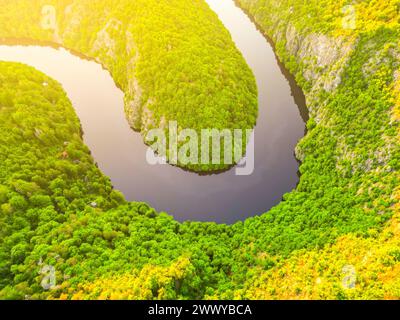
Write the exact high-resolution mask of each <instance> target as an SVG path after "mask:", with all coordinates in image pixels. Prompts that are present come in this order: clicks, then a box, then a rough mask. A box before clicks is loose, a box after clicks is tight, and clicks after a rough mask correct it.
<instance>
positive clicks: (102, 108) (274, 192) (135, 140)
mask: <svg viewBox="0 0 400 320" xmlns="http://www.w3.org/2000/svg"><path fill="white" fill-rule="evenodd" d="M206 1H207V2H208V3H209V4H210V7H211V8H212V9H213V10H214V11H215V12H216V13H217V14H218V16H219V17H220V19H221V20H222V22H223V23H224V24H225V26H226V27H227V28H228V29H229V30H230V32H231V35H232V37H233V40H234V41H235V43H236V45H237V47H238V48H239V50H240V51H241V52H242V54H243V56H244V57H245V59H246V61H247V63H248V64H249V66H250V67H251V69H252V70H253V72H254V74H255V76H256V79H257V85H258V90H259V108H260V110H259V119H258V123H257V126H256V129H255V170H254V173H253V174H252V175H250V176H236V175H235V170H234V169H232V170H230V171H228V172H225V173H221V174H218V175H210V176H199V175H197V174H195V173H190V172H186V171H183V170H181V169H179V168H176V167H172V166H169V165H158V166H151V165H149V164H148V163H147V161H146V151H147V147H146V146H145V145H144V143H143V139H142V136H141V135H140V134H139V133H136V132H134V131H132V130H131V128H130V127H129V125H128V122H127V120H126V118H125V114H124V106H123V93H122V92H121V90H119V89H118V88H117V87H116V85H115V83H114V81H113V79H112V78H111V76H110V74H109V73H108V72H107V71H106V70H104V69H103V68H102V67H101V66H100V65H99V64H97V63H96V62H93V61H90V60H87V59H84V58H83V57H81V56H78V55H74V54H73V53H71V52H69V51H67V50H65V49H63V48H58V49H57V48H52V47H43V46H37V45H35V46H27V45H26V44H24V43H20V45H8V44H7V45H0V60H6V61H16V62H23V63H26V64H28V65H31V66H33V67H35V68H37V69H38V70H40V71H42V72H44V73H46V74H47V75H49V76H50V77H52V78H54V79H56V80H57V81H59V82H60V83H61V84H62V85H63V87H64V89H65V91H66V92H67V93H68V96H69V98H70V99H71V101H72V103H73V106H74V108H75V110H76V112H77V114H78V116H79V118H80V120H81V124H82V128H83V131H84V141H85V143H86V144H87V145H88V147H89V148H90V150H91V152H92V155H93V157H94V159H95V161H96V162H97V163H98V165H99V167H100V169H101V170H102V171H103V172H104V173H105V174H106V175H107V176H109V177H110V178H111V181H112V184H113V185H114V187H115V188H116V189H119V190H121V191H122V192H123V193H124V195H125V196H126V198H127V199H128V200H132V201H144V202H147V203H149V204H150V205H152V206H153V207H155V208H156V209H157V210H159V211H165V212H168V213H170V214H172V215H173V216H174V217H175V218H176V219H177V220H179V221H185V220H195V221H215V222H219V223H234V222H235V221H238V220H244V219H245V218H247V217H250V216H255V215H258V214H262V213H264V212H266V211H268V210H269V209H270V208H271V207H273V206H274V205H276V204H278V203H279V202H280V200H281V198H282V196H283V194H284V193H286V192H289V191H291V190H292V189H294V188H295V187H296V184H297V183H298V167H299V164H298V162H297V161H296V159H295V157H294V148H295V145H296V144H297V142H298V141H299V139H300V138H301V137H303V136H304V132H305V119H304V118H305V117H306V115H307V111H306V107H305V102H304V96H303V94H302V92H301V90H300V89H299V88H298V87H297V86H296V84H295V83H294V81H293V78H292V77H291V76H290V75H288V73H287V71H286V70H285V69H284V68H283V67H282V66H281V65H280V64H279V62H278V61H277V59H276V57H275V54H274V51H273V48H272V47H271V45H270V43H269V42H268V41H267V39H265V37H264V36H263V35H262V34H261V33H260V32H259V31H258V30H257V27H256V26H255V25H254V24H253V22H252V21H251V20H250V19H249V17H247V16H246V14H245V13H244V12H243V11H242V10H240V9H239V8H237V7H236V5H235V4H234V1H232V0H206Z"/></svg>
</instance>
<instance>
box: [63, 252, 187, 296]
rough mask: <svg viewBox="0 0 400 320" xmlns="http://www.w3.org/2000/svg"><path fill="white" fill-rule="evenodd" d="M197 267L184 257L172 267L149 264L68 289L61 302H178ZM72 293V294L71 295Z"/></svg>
mask: <svg viewBox="0 0 400 320" xmlns="http://www.w3.org/2000/svg"><path fill="white" fill-rule="evenodd" d="M191 272H193V268H192V267H191V265H190V260H189V259H188V258H180V259H178V260H177V261H176V262H174V263H173V264H172V265H171V266H169V267H159V266H152V265H146V266H144V267H143V269H141V270H140V271H139V272H137V271H132V272H130V273H126V274H124V275H119V274H117V275H115V276H109V277H106V278H99V279H97V280H95V281H94V282H91V283H82V284H80V285H79V286H78V288H77V289H72V288H70V289H68V287H67V288H66V289H67V290H66V293H63V294H62V295H61V296H60V299H62V300H63V299H72V300H127V299H128V300H151V299H157V300H160V299H178V298H180V296H179V290H180V286H181V283H182V281H183V280H184V279H185V278H188V277H190V274H191ZM68 292H71V294H68Z"/></svg>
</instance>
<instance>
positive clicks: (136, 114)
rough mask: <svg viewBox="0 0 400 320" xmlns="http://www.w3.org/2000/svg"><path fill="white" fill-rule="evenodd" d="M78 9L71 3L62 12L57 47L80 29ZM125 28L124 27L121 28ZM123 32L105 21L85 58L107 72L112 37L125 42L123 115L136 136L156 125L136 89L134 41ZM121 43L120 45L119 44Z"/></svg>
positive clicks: (115, 50)
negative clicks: (62, 17)
mask: <svg viewBox="0 0 400 320" xmlns="http://www.w3.org/2000/svg"><path fill="white" fill-rule="evenodd" d="M81 12H82V9H81V8H80V7H79V4H76V3H74V4H73V5H69V6H68V7H67V8H66V9H65V21H64V26H65V28H64V32H63V34H62V37H60V38H59V39H58V41H57V43H60V44H64V42H65V41H66V42H68V39H69V38H70V37H71V36H73V35H74V34H76V33H77V32H78V31H77V30H79V28H80V27H81V22H82V17H81ZM125 28H126V27H125ZM126 29H127V30H126V31H125V30H124V26H123V24H122V23H121V22H120V21H118V20H117V19H114V18H111V19H110V20H108V21H107V22H106V23H105V25H104V27H103V28H102V29H101V30H100V31H99V32H98V33H97V36H96V39H95V40H94V42H93V43H92V44H89V46H90V48H91V49H90V51H89V52H87V54H88V55H90V56H91V57H94V58H95V59H96V61H98V62H99V63H101V64H103V65H104V66H105V67H107V69H110V65H109V64H110V61H111V62H112V61H114V60H115V59H116V58H117V56H118V53H119V52H118V50H121V48H119V47H118V45H120V44H118V45H117V42H116V40H115V39H114V37H113V35H115V34H116V35H119V36H120V34H121V33H124V32H125V34H126V41H125V44H124V48H123V50H126V52H125V53H126V55H127V56H128V57H130V58H129V63H128V64H127V71H126V74H127V79H126V81H127V83H126V84H124V89H125V90H124V91H125V98H124V100H125V113H126V116H127V119H128V122H129V124H130V126H131V127H132V128H133V129H134V130H136V131H139V132H142V133H143V132H144V131H147V130H149V128H153V127H155V126H156V125H157V124H156V123H155V120H154V118H153V112H152V111H151V105H152V104H153V102H154V101H153V99H151V98H150V99H148V100H147V101H144V100H143V91H142V88H141V87H140V84H139V81H138V80H137V78H136V77H135V68H136V64H137V61H138V60H139V58H140V56H139V51H138V49H137V46H136V44H135V39H134V38H133V35H132V33H131V32H130V31H129V27H128V28H126ZM120 42H121V41H120Z"/></svg>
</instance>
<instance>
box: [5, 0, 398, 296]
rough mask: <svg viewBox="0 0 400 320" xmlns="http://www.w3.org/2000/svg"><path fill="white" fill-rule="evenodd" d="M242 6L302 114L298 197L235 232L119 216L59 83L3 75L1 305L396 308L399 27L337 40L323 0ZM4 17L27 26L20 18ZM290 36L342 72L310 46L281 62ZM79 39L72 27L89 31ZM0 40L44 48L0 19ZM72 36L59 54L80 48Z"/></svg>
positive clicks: (135, 213) (127, 207)
mask: <svg viewBox="0 0 400 320" xmlns="http://www.w3.org/2000/svg"><path fill="white" fill-rule="evenodd" d="M68 2H69V1H64V2H60V5H61V4H63V5H65V4H67V3H68ZM192 2H194V3H196V4H197V3H198V2H197V1H192ZM96 3H97V1H96ZM99 3H100V2H99ZM110 3H111V2H110ZM240 3H241V5H242V6H243V7H244V8H245V9H247V10H249V12H250V13H251V14H252V15H253V16H254V17H255V19H256V20H257V21H258V23H259V24H260V26H261V28H262V29H263V30H265V32H266V33H268V34H270V35H271V36H273V38H274V41H275V42H276V45H277V52H278V54H279V56H280V57H281V59H282V61H284V62H285V64H286V65H287V66H288V68H290V70H291V71H292V72H293V74H295V75H296V76H297V79H298V82H299V83H300V84H301V85H302V87H303V88H304V90H305V93H306V95H307V98H308V101H309V106H310V110H311V119H310V121H309V123H308V129H309V132H308V134H307V136H306V137H305V138H304V139H303V140H302V142H301V143H300V145H299V146H298V148H297V154H298V156H299V158H301V160H302V166H301V173H302V177H301V181H300V184H299V186H298V188H297V190H296V191H294V192H292V193H290V194H287V195H285V197H284V198H285V200H284V201H283V202H282V203H281V204H280V205H278V206H277V207H275V208H274V209H272V210H271V211H270V212H268V213H266V214H264V215H262V216H260V217H255V218H251V219H248V220H247V221H245V222H243V223H242V222H239V223H237V224H235V225H233V226H225V225H217V224H213V223H184V224H180V223H178V222H176V221H174V220H173V219H172V218H171V217H169V216H168V215H167V214H164V213H161V214H158V213H156V212H155V211H154V210H152V209H151V208H150V207H149V206H148V205H146V204H142V203H126V202H125V201H124V199H123V197H122V196H121V195H120V194H119V193H118V192H116V191H113V190H112V189H111V187H110V184H109V182H108V179H106V178H105V177H104V176H102V175H101V173H100V172H99V171H98V169H97V168H96V167H95V166H94V164H93V161H92V159H91V158H90V156H89V153H88V150H87V148H86V147H85V146H84V145H83V143H82V140H81V137H80V130H79V123H78V120H77V119H76V116H75V115H74V113H73V110H72V107H71V105H70V103H69V102H68V100H67V98H66V96H65V93H63V91H62V89H61V88H60V86H59V85H58V84H57V83H55V82H54V81H52V80H51V79H48V78H47V77H46V76H44V75H43V74H41V73H38V72H36V71H34V70H33V69H31V68H28V67H25V66H21V65H18V64H9V63H1V64H0V117H1V119H0V125H1V133H2V135H1V136H0V139H2V143H1V148H0V158H1V159H2V161H1V171H0V172H1V176H0V179H1V180H0V181H1V189H0V202H1V207H0V210H1V211H0V224H1V228H0V230H1V232H0V250H1V251H0V255H1V259H0V261H1V262H0V263H1V265H0V278H1V282H0V290H1V291H0V297H1V298H20V299H23V298H25V297H29V298H61V299H68V298H75V299H88V298H91V299H93V298H110V299H118V298H130V299H141V298H142V299H143V298H144V299H151V298H171V299H175V298H249V299H254V298H296V297H297V298H338V299H346V298H399V297H400V292H399V288H400V283H399V281H398V279H399V273H400V268H399V252H398V251H399V250H398V246H399V228H398V226H399V223H398V212H399V208H398V200H399V190H398V186H399V174H398V170H399V165H400V163H399V156H400V150H399V143H398V141H399V136H398V134H399V123H398V121H399V120H398V119H399V118H400V117H399V116H398V115H399V106H400V103H399V102H398V101H399V92H400V90H399V88H400V85H399V83H400V82H399V77H398V76H397V73H396V71H397V70H398V69H399V66H400V65H399V59H398V57H399V56H400V55H399V54H398V39H399V32H400V30H399V28H398V26H397V22H398V19H395V18H393V17H392V16H391V15H389V14H388V18H387V19H386V18H385V17H384V16H378V17H377V16H369V15H368V19H371V21H368V22H367V21H364V20H365V19H366V18H364V16H363V15H360V17H361V18H359V19H361V21H362V23H361V24H360V25H361V26H365V27H360V29H357V30H352V32H350V31H348V30H347V31H346V30H340V25H338V23H337V21H338V19H340V17H341V16H342V12H341V10H340V9H341V8H340V6H338V5H337V4H336V3H337V1H336V2H335V3H334V2H333V1H328V0H327V1H322V4H323V5H322V4H321V5H320V3H321V1H319V2H318V3H317V2H315V3H314V2H313V1H311V2H310V1H307V2H305V1H301V0H287V1H277V0H276V1H275V0H269V1H261V0H241V1H240ZM15 4H16V7H15V8H17V7H18V6H20V7H18V8H22V7H21V6H22V5H24V4H26V2H25V1H19V2H18V1H17V2H15ZM4 5H5V6H7V5H8V6H12V4H8V3H5V4H4ZM104 5H105V2H104ZM393 5H394V3H393V2H385V3H383V2H382V1H370V2H368V1H366V2H363V3H362V4H360V6H364V7H362V10H361V9H360V10H361V12H375V11H374V10H373V9H374V8H375V9H376V8H377V7H376V6H378V7H379V10H381V12H389V13H392V12H393V10H392V9H393ZM83 6H84V5H83ZM154 6H156V4H154ZM332 7H334V8H336V9H335V10H332ZM116 8H117V7H116ZM291 8H292V9H291ZM293 8H294V9H293ZM272 9H274V10H272ZM115 10H116V12H119V11H121V9H120V8H119V9H115ZM304 10H307V12H308V13H307V14H308V15H309V16H308V18H307V15H304V14H303V13H304ZM329 10H332V11H330V12H328V11H329ZM92 11H93V13H91V14H93V15H96V14H98V15H100V13H98V8H96V10H94V9H92ZM122 11H123V10H122ZM288 12H291V14H290V15H289V13H288ZM396 12H397V11H396ZM8 14H10V13H4V14H3V15H8ZM12 14H13V15H14V16H18V17H21V19H22V17H23V15H24V14H26V15H27V17H26V18H27V21H31V20H29V19H32V18H31V15H29V13H28V12H27V11H26V10H20V11H18V13H17V12H15V10H14V11H13V12H12ZM110 15H111V16H112V14H111V13H110ZM326 16H332V17H330V18H328V17H326ZM395 17H398V14H397V13H396V15H395ZM196 19H197V18H196ZM196 19H194V20H196ZM374 19H375V20H374ZM317 20H318V21H321V22H320V23H319V24H317V23H311V24H310V22H312V21H317ZM0 21H7V20H2V19H0ZM21 21H22V20H21ZM276 21H279V23H278V24H272V23H271V22H276ZM62 25H64V27H60V30H59V31H58V32H59V33H60V34H61V33H62V32H63V31H62V30H64V29H65V30H66V29H67V24H66V23H65V22H64V24H62ZM93 25H95V24H93ZM290 25H291V26H293V25H294V26H295V30H296V33H297V34H298V35H299V39H298V41H299V42H300V43H306V42H308V43H313V42H312V41H313V39H314V38H315V35H316V33H319V34H320V35H321V34H322V35H323V36H325V37H327V38H328V37H329V39H333V40H332V41H333V43H334V42H335V41H339V43H347V42H349V43H351V44H352V45H351V46H350V50H349V51H348V52H346V53H345V54H344V56H346V59H342V57H340V55H338V57H336V58H337V60H340V61H341V63H339V64H335V63H331V64H328V65H323V64H321V63H320V64H319V65H318V56H316V55H318V54H320V53H321V52H320V51H317V52H314V51H313V50H312V49H313V48H312V47H311V46H310V48H311V49H309V51H306V49H304V50H305V51H304V50H303V51H301V50H300V51H299V50H297V51H291V50H289V49H291V46H290V45H289V42H290V41H288V38H287V37H285V36H284V35H285V34H287V33H286V30H287V28H289V26H290ZM327 26H329V27H327ZM335 26H336V27H335ZM367 26H368V27H367ZM90 27H91V26H89V25H87V28H84V30H86V29H88V31H87V32H88V33H89V34H92V32H91V31H90ZM7 28H8V29H6V31H4V30H3V29H0V30H2V31H0V32H2V33H3V34H4V36H6V34H7V33H9V34H10V36H19V37H20V36H22V35H23V34H24V33H25V32H26V37H31V38H34V39H38V38H41V39H42V38H45V37H50V36H53V34H47V35H46V34H45V33H43V34H39V32H41V31H39V29H38V30H37V32H38V34H36V33H35V32H36V31H35V28H33V29H32V31H28V30H26V29H25V28H24V27H23V26H16V25H15V24H12V23H11V22H8V26H7ZM18 28H19V29H18ZM63 28H64V29H63ZM71 28H72V27H70V30H71V31H70V33H69V37H70V40H65V41H66V44H68V43H69V42H68V41H70V43H72V42H74V41H75V42H76V43H78V42H79V41H80V40H79V39H80V37H79V36H78V33H74V32H73V29H71ZM13 32H14V33H13ZM30 32H31V33H30ZM84 32H86V31H84ZM64 33H65V31H64ZM73 37H76V39H75V40H73ZM65 39H67V37H65ZM83 39H85V37H83ZM317 39H319V41H320V40H321V39H323V40H324V39H325V40H326V38H317ZM325 40H324V41H325ZM81 41H82V43H80V44H79V45H77V48H78V49H79V46H81V49H82V50H81V51H83V52H88V50H89V48H92V46H91V45H89V46H88V47H87V48H85V45H84V43H86V42H85V41H86V40H81ZM92 41H95V40H92ZM210 41H211V40H210ZM321 41H322V40H321ZM89 43H90V42H89ZM325 43H327V44H329V43H331V42H330V40H329V41H328V40H326V41H325ZM214 45H215V44H214ZM102 48H104V46H102ZM333 49H334V48H329V47H328V50H327V51H328V52H330V51H332V50H333ZM139 51H140V50H139ZM299 52H300V53H299ZM304 52H305V54H304V55H302V54H301V53H304ZM314 53H315V55H314V56H313V57H311V58H310V59H309V60H305V59H303V57H304V56H307V54H310V55H312V54H314ZM322 53H324V52H322ZM325 53H326V52H325ZM101 59H105V58H101ZM302 59H303V60H302ZM315 60H316V61H317V63H316V62H315ZM102 61H103V60H102ZM143 63H144V62H143ZM338 65H339V66H338ZM115 66H116V65H115ZM115 66H114V67H115ZM110 68H111V70H114V69H113V68H112V67H110ZM115 68H116V67H115ZM310 72H311V74H313V73H314V74H315V75H316V76H309V74H310ZM331 72H337V73H339V74H340V81H339V82H338V83H337V85H336V86H333V87H332V86H329V85H325V84H327V83H328V82H329V79H328V78H326V79H325V78H324V77H322V76H321V75H325V74H329V73H331ZM118 74H121V73H119V72H116V71H115V70H114V71H113V75H114V76H115V77H116V80H117V81H118V82H119V83H123V81H121V80H120V79H123V77H122V78H119V77H118ZM211 77H213V76H212V75H211ZM321 79H323V81H325V82H323V83H322V84H321V82H319V81H321ZM43 84H47V85H43ZM148 92H151V91H148ZM56 129H57V130H56ZM39 261H42V265H43V264H45V265H46V264H48V265H52V266H54V267H55V268H56V271H57V287H56V288H55V289H53V290H50V291H46V290H44V289H43V288H42V287H41V285H40V282H41V280H42V278H43V275H41V274H40V270H41V266H42V265H39V264H38V263H39ZM347 265H351V266H353V267H354V268H355V271H356V273H357V286H356V289H345V288H344V287H343V286H342V280H343V277H344V276H345V275H343V267H345V266H347Z"/></svg>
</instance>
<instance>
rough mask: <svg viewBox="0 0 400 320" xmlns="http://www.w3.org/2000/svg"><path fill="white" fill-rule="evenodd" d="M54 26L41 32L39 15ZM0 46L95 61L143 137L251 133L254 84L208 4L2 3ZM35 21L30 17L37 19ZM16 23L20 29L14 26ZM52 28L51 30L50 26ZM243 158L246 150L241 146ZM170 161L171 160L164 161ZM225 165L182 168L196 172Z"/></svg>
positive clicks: (145, 0)
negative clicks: (22, 43) (65, 52)
mask: <svg viewBox="0 0 400 320" xmlns="http://www.w3.org/2000/svg"><path fill="white" fill-rule="evenodd" d="M45 5H53V6H54V7H55V8H56V12H57V20H56V22H57V26H56V27H55V28H50V29H49V30H44V29H43V27H42V25H41V23H40V21H41V20H42V16H44V17H48V16H50V17H51V14H48V13H46V11H45V14H44V15H42V11H41V10H42V7H43V6H45ZM0 6H1V8H2V9H1V12H0V38H2V37H4V38H10V37H11V38H30V39H34V40H42V41H43V40H44V41H52V42H56V43H59V44H62V45H63V46H65V47H67V48H71V49H74V50H76V51H78V52H80V53H83V54H86V55H88V56H90V57H93V58H96V59H97V60H98V61H100V62H101V63H102V64H103V65H105V66H106V68H107V69H108V70H110V72H111V73H112V75H113V78H114V79H115V81H116V83H117V84H118V85H119V86H120V87H121V88H122V89H123V91H124V92H125V93H126V114H127V117H128V119H129V121H130V124H131V125H132V127H133V128H134V129H135V130H139V131H141V132H142V134H143V135H146V133H147V132H148V130H150V129H152V128H160V127H161V128H165V129H166V131H167V135H168V130H167V129H168V127H167V126H168V122H169V121H177V122H178V127H179V128H180V129H195V130H198V131H200V130H201V129H208V128H213V129H232V130H233V129H243V130H245V129H252V128H253V127H254V125H255V123H256V119H257V88H256V84H255V79H254V76H253V74H252V72H251V70H250V68H249V67H248V66H247V64H246V62H245V60H244V58H243V57H242V56H241V54H240V52H239V51H238V50H237V49H236V47H235V45H234V43H233V41H232V40H231V37H230V34H229V32H228V31H227V30H226V29H225V27H224V26H223V25H222V23H221V22H220V21H219V19H218V17H217V15H216V14H215V13H214V12H213V11H211V10H210V8H209V7H208V6H207V5H206V3H205V2H204V1H203V0H135V1H127V0H111V1H110V0H96V1H80V0H76V1H74V0H70V1H65V0H51V1H47V0H34V1H11V2H10V1H0ZM32 13H33V14H32ZM15 21H18V23H15ZM45 25H47V24H45ZM243 151H245V145H243ZM167 156H168V157H169V154H167ZM223 163H224V162H223V161H221V164H215V165H213V164H204V165H201V164H188V165H185V164H182V163H179V165H181V166H183V167H188V168H189V169H192V170H195V171H212V170H221V169H226V168H227V167H228V166H229V165H224V164H223Z"/></svg>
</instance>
